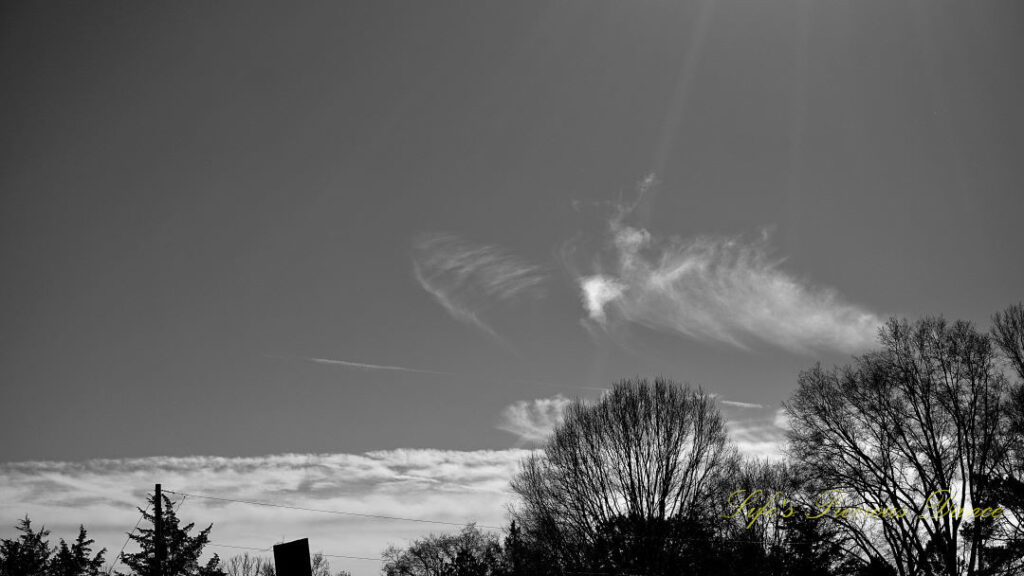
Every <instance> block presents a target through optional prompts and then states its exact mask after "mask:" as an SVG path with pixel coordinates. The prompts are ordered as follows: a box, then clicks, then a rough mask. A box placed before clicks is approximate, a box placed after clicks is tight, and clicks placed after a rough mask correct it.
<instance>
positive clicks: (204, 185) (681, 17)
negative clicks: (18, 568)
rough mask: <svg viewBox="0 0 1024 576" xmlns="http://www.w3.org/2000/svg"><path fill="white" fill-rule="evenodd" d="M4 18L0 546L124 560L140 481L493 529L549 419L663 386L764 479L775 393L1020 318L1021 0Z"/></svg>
mask: <svg viewBox="0 0 1024 576" xmlns="http://www.w3.org/2000/svg"><path fill="white" fill-rule="evenodd" d="M0 10H2V11H3V17H2V18H0V86H2V88H0V158H2V160H0V203H2V204H0V206H2V208H0V269H2V270H3V277H4V280H3V282H0V386H2V401H0V435H2V438H3V439H4V440H3V442H0V478H2V481H0V536H9V535H10V534H12V533H13V525H14V523H15V521H16V520H17V519H18V518H19V517H21V516H22V515H23V514H25V513H29V514H30V515H31V517H32V518H33V519H34V520H35V521H36V522H37V523H45V524H46V525H47V526H48V527H50V528H52V529H53V530H54V534H55V535H59V536H64V537H71V536H73V534H72V532H73V531H74V529H75V527H77V525H78V524H79V523H84V524H85V525H86V527H87V528H88V529H89V530H90V534H92V535H94V537H96V538H97V540H98V541H99V543H100V544H101V545H102V546H106V547H108V548H111V549H113V550H116V549H118V548H119V547H120V545H121V543H123V539H124V534H125V532H127V531H128V530H130V529H131V527H132V526H133V525H134V523H135V521H136V520H137V518H138V515H137V513H136V512H134V506H135V505H138V504H139V503H140V502H142V501H143V500H144V497H145V493H146V492H147V490H150V489H151V488H152V484H153V483H155V482H163V484H164V486H165V488H167V489H171V490H177V491H179V492H187V493H195V494H207V495H214V496H217V495H220V496H223V495H233V496H231V497H238V498H242V499H251V500H260V501H269V502H278V503H285V504H293V505H296V506H300V507H309V508H325V509H332V510H336V511H339V510H340V511H351V512H359V513H366V514H376V515H386V516H402V517H415V518H419V519H434V520H440V521H445V522H454V523H456V524H458V523H461V522H464V521H469V520H476V521H478V522H480V523H481V524H486V525H501V524H502V523H503V522H504V518H505V516H504V514H505V506H506V504H507V503H508V502H509V497H508V486H507V481H508V479H509V478H510V476H511V474H513V473H514V470H515V467H516V465H517V462H518V461H519V459H520V458H522V456H523V455H524V454H526V453H527V452H526V451H528V450H531V449H535V448H537V447H538V446H540V445H541V444H542V442H543V439H544V437H545V435H546V434H547V433H548V432H550V430H551V428H552V426H554V425H555V424H557V422H558V418H559V414H560V411H561V409H562V408H563V407H564V406H565V405H566V404H567V403H568V402H570V401H571V399H573V398H581V399H583V400H588V401H593V400H596V399H598V398H599V397H600V394H601V392H602V389H604V388H607V387H609V386H611V385H612V384H613V383H615V382H616V381H618V380H620V379H622V378H629V377H635V376H640V377H648V378H654V377H659V376H663V377H666V378H671V379H674V380H677V381H679V382H685V383H688V384H689V385H691V386H694V387H698V386H699V387H701V388H702V389H703V390H704V391H706V392H708V393H712V394H715V395H716V397H717V398H718V399H719V400H720V406H721V409H722V411H723V414H724V415H725V416H726V417H727V418H728V419H729V421H730V429H731V431H732V433H733V438H734V439H735V440H736V442H737V443H738V444H739V445H740V448H741V449H742V450H743V451H744V452H745V453H747V454H751V455H762V456H763V455H776V454H777V447H778V443H779V441H780V440H781V438H782V435H783V432H784V429H785V417H784V415H783V414H781V413H780V412H779V410H780V408H781V402H783V401H785V400H786V399H787V398H788V397H789V395H790V394H791V393H792V392H793V390H794V388H795V384H796V378H797V375H798V374H799V372H800V370H802V369H806V368H810V367H812V366H814V365H815V364H816V363H818V362H820V363H822V364H825V365H832V364H837V363H843V362H845V361H847V360H849V359H850V357H851V355H854V354H858V353H862V352H865V351H867V350H870V349H871V347H872V346H873V343H874V337H875V334H876V331H877V327H878V325H879V324H880V323H881V322H883V321H884V320H885V319H887V318H889V317H891V316H898V317H907V318H918V317H922V316H925V315H936V314H942V315H944V316H946V317H948V318H958V319H966V320H970V321H972V322H975V323H976V324H977V325H979V326H981V327H985V326H987V325H988V319H989V317H990V316H991V314H992V313H994V312H995V311H997V310H1000V309H1002V308H1004V307H1006V306H1008V305H1010V304H1013V303H1016V302H1019V301H1020V300H1021V297H1022V293H1024V291H1022V288H1024V267H1022V266H1021V265H1020V262H1019V254H1018V253H1019V252H1020V248H1021V247H1022V246H1024V229H1022V227H1021V226H1020V225H1019V215H1020V214H1021V213H1022V209H1024V194H1022V192H1021V183H1022V180H1024V162H1022V160H1024V109H1022V108H1021V107H1020V105H1019V104H1018V103H1019V102H1022V101H1024V66H1021V63H1020V56H1019V55H1020V54H1024V46H1021V44H1022V43H1024V7H1022V6H1020V5H1019V3H1016V2H1012V1H1008V0H1007V1H992V2H985V3H971V4H966V3H954V2H943V1H939V2H923V1H913V2H892V1H890V0H886V1H882V0H873V1H866V2H856V3H853V2H844V3H817V2H809V1H795V0H780V1H776V2H760V3H755V2H738V1H715V2H712V1H693V2H678V1H672V2H668V1H664V2H655V1H650V2H646V1H645V2H620V1H587V2H582V1H575V0H573V1H568V2H565V1H563V2H539V1H529V0H528V1H521V2H504V3H500V2H454V1H433V2H394V1H390V0H386V1H372V2H371V1H366V2H363V1H354V0H346V1H344V2H323V3H303V4H302V5H301V6H295V5H287V6H285V5H283V4H274V3H269V2H246V3H244V4H243V3H233V2H218V3H208V2H174V3H169V2H168V3H160V4H154V3H149V4H135V3H113V2H90V3H88V4H82V3H71V2H50V3H37V2H7V3H5V4H4V6H3V8H2V9H0ZM182 506H183V509H182V515H183V517H185V518H187V519H189V520H196V521H197V522H204V521H205V522H210V521H212V522H214V523H215V527H214V532H213V540H214V541H215V542H220V543H223V544H235V545H241V546H251V547H259V548H266V547H268V546H270V545H271V544H273V543H274V542H279V541H282V540H286V539H293V538H300V537H305V536H309V537H310V538H311V547H312V548H313V549H314V550H317V549H319V550H323V551H324V552H328V553H332V552H333V553H337V554H343V555H353V556H363V557H371V558H375V557H379V554H380V551H381V550H382V549H383V547H384V546H385V545H387V543H388V542H394V543H398V544H401V543H403V542H406V541H407V539H408V538H414V537H417V536H419V535H422V534H424V533H425V532H426V531H430V530H432V529H435V528H436V529H437V530H450V529H453V527H451V526H448V525H444V524H437V525H426V524H422V523H409V522H402V521H395V520H384V519H379V518H377V519H373V518H365V517H341V516H338V515H329V514H326V515H325V514H319V515H317V514H314V513H300V512H298V511H292V512H289V513H285V512H284V511H282V510H279V509H268V508H259V507H253V506H245V505H237V504H231V505H225V504H224V503H223V502H221V503H217V502H215V501H208V500H207V501H204V500H202V499H200V498H189V499H186V502H185V503H183V504H182ZM218 552H220V553H221V555H222V556H225V555H230V554H231V553H234V552H235V551H231V550H229V549H225V550H218ZM225 552H227V554H225ZM110 555H111V556H112V555H113V554H112V553H111V554H110ZM332 566H334V567H335V568H345V569H348V570H352V571H353V573H354V574H356V575H360V574H371V573H375V571H376V570H377V568H378V567H379V565H378V564H377V563H374V562H372V561H363V560H352V559H341V558H336V559H332Z"/></svg>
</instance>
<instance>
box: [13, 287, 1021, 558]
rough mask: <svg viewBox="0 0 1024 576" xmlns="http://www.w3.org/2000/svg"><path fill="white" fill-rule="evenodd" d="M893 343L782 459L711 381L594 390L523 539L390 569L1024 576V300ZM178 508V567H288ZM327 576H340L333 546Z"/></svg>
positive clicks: (563, 427)
mask: <svg viewBox="0 0 1024 576" xmlns="http://www.w3.org/2000/svg"><path fill="white" fill-rule="evenodd" d="M878 342H879V346H878V348H877V349H875V350H873V351H871V352H868V353H866V354H864V355H861V356H856V357H854V358H853V359H852V360H851V362H850V363H848V364H846V365H843V366H838V367H834V368H824V367H822V366H820V365H817V366H814V367H812V368H810V369H808V370H805V371H803V372H802V373H801V374H800V375H799V377H798V379H797V388H796V391H795V392H794V394H793V396H792V397H791V398H790V399H789V400H788V401H787V402H785V403H784V404H783V406H784V408H785V411H786V415H787V417H788V422H789V426H790V428H789V430H788V431H787V434H786V440H787V441H786V444H785V449H784V452H785V456H786V458H784V459H782V460H779V461H769V460H756V459H749V458H748V459H744V458H742V457H741V456H740V454H739V453H738V451H737V449H736V447H735V446H734V445H733V444H732V442H731V441H730V439H729V435H728V433H727V428H726V421H725V419H724V418H723V417H722V415H721V413H720V412H719V410H718V407H717V404H716V403H715V401H714V399H713V397H712V396H711V395H709V394H707V393H705V392H703V391H702V390H700V389H692V388H690V387H688V386H685V385H680V384H677V383H674V382H672V381H669V380H665V379H656V380H654V381H653V382H649V381H647V380H643V379H639V378H637V379H631V380H624V381H622V382H619V383H618V384H616V385H615V386H614V387H613V388H612V389H611V390H610V391H609V392H608V393H606V394H605V395H604V396H603V397H602V398H601V399H600V400H598V401H596V402H589V403H588V402H582V401H579V400H577V401H575V402H574V403H572V404H571V405H570V406H569V407H568V408H567V409H566V411H565V413H564V417H563V420H562V422H561V424H559V425H558V426H557V427H556V429H555V430H554V432H553V433H552V435H551V437H550V438H549V439H548V441H547V443H546V444H545V445H544V446H543V448H542V449H541V450H538V451H537V452H536V453H534V455H532V456H530V457H529V458H527V459H526V460H525V461H523V462H522V463H521V466H520V469H519V471H518V473H517V474H516V475H515V477H514V478H512V479H511V488H512V492H513V493H514V495H515V498H514V502H513V504H511V505H510V508H509V510H508V512H509V524H508V527H507V528H506V529H505V531H504V534H502V535H499V534H497V533H493V532H484V531H481V530H480V529H478V528H477V527H476V526H475V525H469V526H466V527H465V528H464V529H462V530H461V531H460V532H459V533H457V534H430V535H428V536H425V537H423V538H421V539H418V540H416V541H414V542H412V543H411V544H410V545H408V546H405V547H395V546H391V547H389V548H387V549H386V550H385V551H384V552H383V554H382V568H381V572H382V574H384V575H385V576H525V575H530V576H568V575H576V574H579V575H582V574H590V575H602V574H605V575H644V576H676V575H683V574H701V575H702V574H722V575H727V576H746V575H755V574H757V575H768V576H776V575H778V576H782V575H808V576H1012V575H1022V574H1024V522H1022V520H1024V305H1021V304H1017V305H1014V306H1010V307H1009V308H1007V309H1006V310H1004V311H1002V312H999V313H997V314H996V315H995V316H994V317H993V322H992V327H991V328H990V329H989V330H988V331H982V330H979V329H977V328H976V327H975V326H973V325H972V324H970V323H968V322H963V321H947V320H945V319H942V318H925V319H922V320H918V321H915V322H909V321H907V320H897V319H891V320H890V321H889V322H887V323H886V324H885V325H884V326H883V327H882V328H881V329H880V332H879V341H878ZM163 510H164V514H165V516H166V517H165V524H164V525H165V526H168V527H169V529H166V530H168V531H167V532H166V533H167V534H168V536H167V547H168V558H169V560H170V562H169V564H168V566H167V567H165V570H164V574H165V575H166V576H273V566H272V565H271V564H270V563H269V562H268V561H266V560H263V559H261V558H259V557H253V556H249V555H248V554H246V555H242V556H236V557H234V558H231V559H230V560H229V561H228V562H226V563H224V562H221V561H220V559H219V557H217V556H216V555H214V556H213V557H212V558H211V559H209V560H208V561H207V562H205V563H202V562H200V556H201V554H202V550H203V547H204V546H205V545H206V544H207V543H208V540H209V533H210V530H211V528H212V525H211V527H207V528H206V529H205V530H202V531H199V532H198V533H197V534H195V535H190V532H191V531H192V529H193V525H191V524H189V525H186V526H181V525H180V523H179V521H178V519H177V517H176V516H175V515H174V512H173V509H172V507H171V506H170V503H169V501H168V502H167V506H164V507H163ZM140 512H142V513H143V516H144V520H146V521H147V522H149V523H152V521H153V518H152V515H151V514H149V513H148V512H147V511H143V510H140ZM18 530H19V532H20V533H21V535H20V536H19V537H18V538H16V539H10V540H2V541H0V576H98V575H99V574H100V567H101V566H102V564H103V554H104V552H103V551H101V552H99V553H98V554H92V551H91V548H90V546H91V545H92V541H91V540H88V539H87V538H86V533H85V530H84V528H83V529H81V531H80V535H79V538H78V539H77V540H76V541H75V542H73V543H71V544H70V545H69V544H67V543H66V542H64V541H63V540H61V542H60V544H59V546H57V547H55V548H52V547H51V546H50V544H49V543H48V541H47V540H46V538H47V535H48V533H47V532H46V531H45V530H42V529H41V530H39V531H38V532H36V531H33V529H32V527H31V523H30V522H29V520H28V518H25V519H24V520H22V521H21V523H19V524H18ZM132 539H133V540H134V541H135V542H136V544H137V545H138V548H139V551H138V552H135V553H130V554H124V553H122V554H121V555H120V556H119V559H120V561H121V563H122V564H123V565H124V567H125V569H126V571H124V572H119V574H121V575H122V576H149V575H150V574H151V573H152V572H151V563H152V561H153V557H154V552H153V530H152V529H149V528H143V529H141V530H139V532H138V534H136V535H133V536H132ZM318 563H319V564H318ZM314 576H332V575H331V572H330V569H329V567H328V566H327V565H326V560H325V559H324V558H323V556H322V555H320V558H319V559H317V558H316V557H314ZM339 576H340V575H339Z"/></svg>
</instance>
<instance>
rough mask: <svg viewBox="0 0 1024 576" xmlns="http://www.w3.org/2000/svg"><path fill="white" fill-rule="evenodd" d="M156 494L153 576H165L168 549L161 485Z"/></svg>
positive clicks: (154, 496) (158, 486) (157, 487)
mask: <svg viewBox="0 0 1024 576" xmlns="http://www.w3.org/2000/svg"><path fill="white" fill-rule="evenodd" d="M154 492H155V494H154V495H153V499H154V501H155V503H154V506H153V543H154V544H155V546H154V552H155V555H156V558H155V559H154V560H155V561H154V562H153V576H164V559H165V558H167V547H166V546H165V545H164V496H163V494H162V493H161V492H160V485H159V484H157V485H156V490H155V491H154Z"/></svg>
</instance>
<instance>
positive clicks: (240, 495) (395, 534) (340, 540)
mask: <svg viewBox="0 0 1024 576" xmlns="http://www.w3.org/2000/svg"><path fill="white" fill-rule="evenodd" d="M529 454H530V451H528V450H516V449H509V450H479V451H455V450H428V449H402V450H386V451H375V452H367V453H364V454H280V455H273V456H262V457H238V458H225V457H214V456H195V457H150V458H128V459H104V460H87V461H82V462H53V461H41V462H9V463H0V537H4V538H9V537H12V536H14V535H15V534H16V531H15V530H14V525H15V523H16V522H17V521H18V520H19V519H20V518H22V517H24V516H25V515H26V514H27V515H28V516H29V517H30V518H31V520H32V522H33V525H34V527H35V528H37V529H38V528H39V527H40V526H44V525H45V526H46V528H47V529H49V530H51V531H52V536H51V540H52V541H53V542H56V541H57V538H64V539H66V540H69V541H70V540H71V539H73V538H74V537H75V536H77V530H78V526H79V524H82V525H84V526H85V528H86V530H88V533H89V537H91V538H93V539H95V540H96V542H97V544H96V546H95V548H96V550H98V549H99V548H103V547H106V548H107V555H106V557H107V562H108V565H109V562H110V561H112V560H113V558H114V557H115V556H116V554H117V551H118V550H119V549H120V547H121V545H122V544H123V543H124V541H125V538H126V535H127V533H128V531H130V530H131V529H132V527H133V526H134V525H135V523H136V521H137V520H138V519H139V513H138V510H137V509H136V507H145V505H146V495H147V494H148V493H151V492H152V490H153V485H154V484H155V483H157V482H159V483H161V484H162V485H163V488H164V490H168V491H174V492H178V493H188V494H196V495H207V496H218V497H223V498H230V499H233V500H247V501H252V502H268V503H276V504H281V505H287V506H294V507H299V508H315V509H323V510H336V511H344V512H351V513H353V514H368V515H375V516H392V517H401V518H412V519H424V520H434V521H439V522H447V523H450V524H429V523H420V522H409V521H400V520H388V519H384V518H368V517H361V516H347V515H335V514H326V513H318V512H307V511H302V510H290V509H283V508H272V507H265V506H257V505H251V504H241V503H233V502H225V501H220V500H208V499H203V498H193V497H185V498H184V500H182V496H180V495H177V494H169V496H170V498H171V499H172V501H174V502H175V503H180V515H179V516H180V517H181V518H182V519H183V521H185V522H186V523H187V522H195V523H196V529H197V530H198V529H202V528H205V527H206V526H207V525H208V524H210V523H211V522H212V523H213V525H214V527H213V531H212V533H211V542H213V543H216V544H225V545H234V546H250V547H255V548H270V547H271V546H272V545H273V544H275V543H278V542H283V541H289V540H294V539H298V538H309V539H310V548H311V550H312V551H323V552H325V553H329V554H341V555H349V556H361V557H369V558H379V557H380V553H381V552H382V551H383V550H384V548H385V547H386V546H387V545H388V544H392V543H393V544H398V545H401V544H405V543H407V542H408V540H410V539H414V538H419V537H422V536H424V535H426V534H428V533H441V532H452V531H457V530H458V529H459V526H460V525H463V524H465V523H468V522H477V523H478V524H479V525H486V526H495V527H500V526H503V525H504V524H505V521H506V520H505V504H506V503H507V502H508V501H510V498H511V497H510V492H509V481H510V480H511V478H512V476H513V475H514V474H515V471H516V470H517V469H518V468H517V467H518V464H519V462H520V461H521V460H522V459H524V458H526V457H527V456H528V455H529ZM176 505H178V504H176ZM176 510H177V508H176ZM128 550H129V551H131V550H132V547H131V546H129V548H128ZM208 552H211V553H213V552H216V553H218V554H219V555H220V556H221V558H226V557H230V556H233V555H235V554H236V553H241V552H243V550H236V549H231V548H217V547H211V548H209V549H208ZM264 554H265V555H269V552H268V553H264ZM331 566H332V568H333V569H334V570H335V571H337V570H339V569H346V570H350V571H352V573H353V574H354V575H360V574H376V573H377V572H378V571H379V563H373V562H367V561H359V560H344V559H335V558H331Z"/></svg>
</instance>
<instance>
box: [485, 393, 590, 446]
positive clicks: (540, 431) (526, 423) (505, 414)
mask: <svg viewBox="0 0 1024 576" xmlns="http://www.w3.org/2000/svg"><path fill="white" fill-rule="evenodd" d="M571 403H572V400H570V399H568V398H566V397H565V396H562V395H561V394H559V395H557V396H554V397H552V398H539V399H536V400H531V401H526V400H520V401H519V402H515V403H513V404H511V405H509V406H506V407H505V410H504V411H502V413H501V421H500V422H499V423H498V428H499V429H500V430H505V431H506V432H510V433H512V434H515V435H516V436H518V437H519V439H520V441H522V442H532V443H542V442H544V441H545V440H547V439H548V436H550V435H551V433H552V432H553V431H554V429H555V427H556V426H558V425H559V424H560V423H561V422H562V415H563V414H564V412H565V408H566V407H567V406H568V405H569V404H571Z"/></svg>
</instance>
